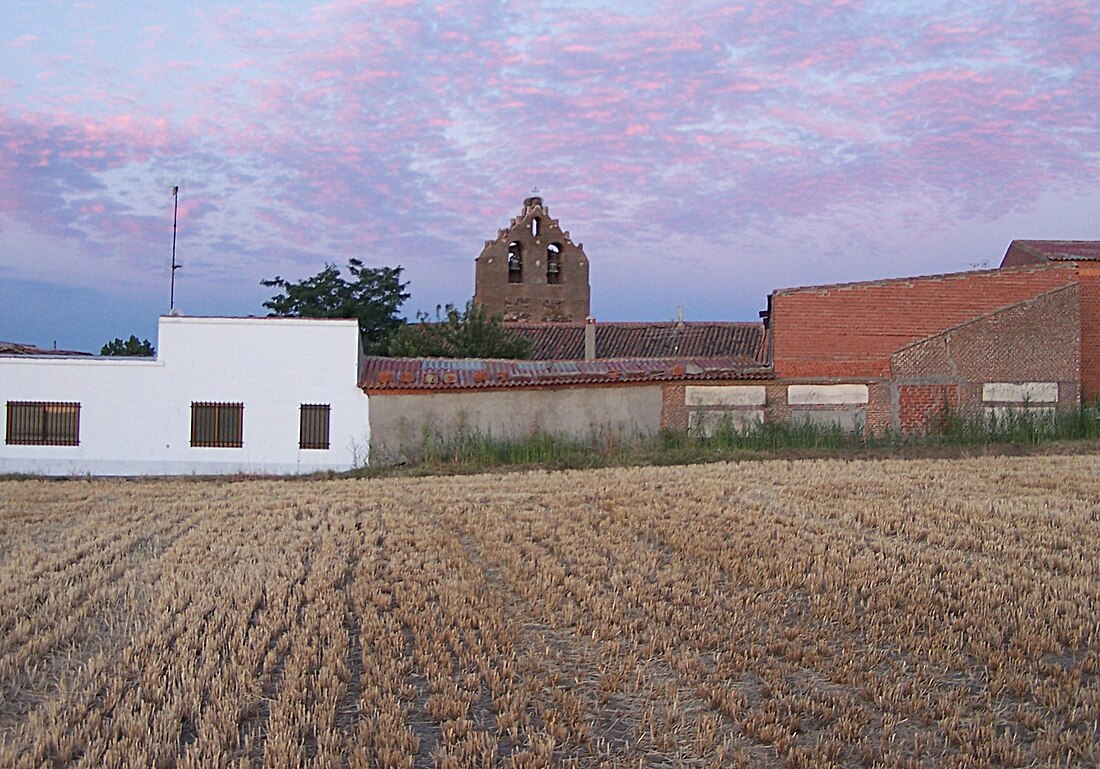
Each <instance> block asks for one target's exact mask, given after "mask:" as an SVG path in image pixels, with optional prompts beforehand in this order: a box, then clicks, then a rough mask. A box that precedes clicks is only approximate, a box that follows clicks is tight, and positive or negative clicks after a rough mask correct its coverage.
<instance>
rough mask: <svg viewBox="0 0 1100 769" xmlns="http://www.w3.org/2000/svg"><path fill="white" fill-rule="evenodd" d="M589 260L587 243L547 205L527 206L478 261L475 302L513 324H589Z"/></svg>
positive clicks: (531, 201) (532, 201)
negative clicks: (578, 239) (565, 228)
mask: <svg viewBox="0 0 1100 769" xmlns="http://www.w3.org/2000/svg"><path fill="white" fill-rule="evenodd" d="M589 301H590V289H589V286H588V257H587V256H585V253H584V247H583V245H582V244H580V243H577V244H574V243H573V241H571V240H570V239H569V233H568V232H566V231H563V230H562V229H561V228H560V227H559V226H558V221H557V219H551V218H550V212H549V210H548V209H547V208H546V206H545V205H543V202H542V198H540V197H537V196H536V197H530V198H527V199H526V200H524V201H523V211H521V212H520V214H519V216H517V217H515V218H514V219H512V222H511V224H509V225H508V227H507V228H505V229H502V230H500V231H499V232H498V233H497V237H496V240H487V241H485V248H483V249H482V250H481V255H480V256H478V257H477V267H476V270H475V277H474V302H475V303H477V304H480V305H481V306H483V307H484V308H485V311H486V313H487V314H489V315H495V314H497V313H500V314H501V315H503V316H504V320H505V321H506V322H508V323H525V322H526V323H570V324H575V325H584V321H585V318H587V317H588V314H589Z"/></svg>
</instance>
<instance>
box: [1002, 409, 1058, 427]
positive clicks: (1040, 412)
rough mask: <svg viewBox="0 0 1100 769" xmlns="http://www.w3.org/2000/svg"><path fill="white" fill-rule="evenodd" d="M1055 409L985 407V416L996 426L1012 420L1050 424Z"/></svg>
mask: <svg viewBox="0 0 1100 769" xmlns="http://www.w3.org/2000/svg"><path fill="white" fill-rule="evenodd" d="M1054 414H1055V408H1054V407H1053V406H986V407H985V415H986V416H987V417H989V418H990V420H996V422H997V423H998V424H1005V423H1007V422H1011V421H1012V420H1019V421H1021V422H1023V421H1025V420H1026V421H1027V422H1031V423H1039V424H1044V423H1046V422H1048V421H1049V422H1052V421H1053V419H1054Z"/></svg>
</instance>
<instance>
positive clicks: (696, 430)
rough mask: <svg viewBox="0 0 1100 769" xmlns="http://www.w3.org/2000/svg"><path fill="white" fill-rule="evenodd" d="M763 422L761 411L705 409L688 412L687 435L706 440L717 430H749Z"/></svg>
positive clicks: (762, 412) (762, 411)
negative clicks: (701, 437) (725, 428)
mask: <svg viewBox="0 0 1100 769" xmlns="http://www.w3.org/2000/svg"><path fill="white" fill-rule="evenodd" d="M763 421H764V410H763V409H741V410H738V411H726V410H720V409H705V410H699V411H690V412H688V433H689V434H691V435H700V436H703V437H706V438H709V437H711V436H712V435H714V434H715V433H716V432H717V431H718V430H719V428H724V427H728V428H729V429H732V430H749V429H751V428H753V427H756V426H757V425H759V424H761V423H762V422H763Z"/></svg>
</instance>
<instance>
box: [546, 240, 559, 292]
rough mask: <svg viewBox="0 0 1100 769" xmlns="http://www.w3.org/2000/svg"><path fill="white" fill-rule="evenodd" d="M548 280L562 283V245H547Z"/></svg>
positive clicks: (552, 283) (553, 282)
mask: <svg viewBox="0 0 1100 769" xmlns="http://www.w3.org/2000/svg"><path fill="white" fill-rule="evenodd" d="M546 282H547V283H549V284H550V285H554V284H557V283H561V246H560V245H558V244H557V243H551V244H550V245H548V246H547V247H546Z"/></svg>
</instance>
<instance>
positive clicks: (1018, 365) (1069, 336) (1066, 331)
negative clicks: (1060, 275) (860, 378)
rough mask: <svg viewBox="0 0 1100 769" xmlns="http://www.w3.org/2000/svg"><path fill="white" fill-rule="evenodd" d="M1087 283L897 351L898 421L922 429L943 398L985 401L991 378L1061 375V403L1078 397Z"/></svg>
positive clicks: (964, 403) (962, 403) (967, 404)
mask: <svg viewBox="0 0 1100 769" xmlns="http://www.w3.org/2000/svg"><path fill="white" fill-rule="evenodd" d="M1080 317H1081V289H1080V287H1079V286H1078V285H1077V284H1070V285H1068V286H1065V287H1063V288H1059V289H1055V290H1052V291H1048V292H1046V293H1044V294H1041V295H1040V296H1038V297H1035V298H1034V299H1030V300H1026V301H1023V302H1018V303H1016V304H1014V305H1011V306H1009V307H1006V308H1002V309H1000V310H997V311H994V312H991V313H987V314H985V315H983V316H980V317H978V318H975V319H974V320H971V321H968V322H966V323H963V324H960V325H958V326H955V327H953V328H951V329H948V330H946V331H944V332H943V333H941V334H938V335H936V336H933V337H930V338H928V339H924V340H921V341H919V342H916V343H913V344H911V345H909V346H907V347H904V348H902V349H901V350H899V351H898V352H897V353H895V354H894V355H893V356H892V357H891V364H890V368H891V374H892V377H893V380H894V381H893V388H894V392H893V398H894V399H895V401H896V406H895V414H896V416H895V418H894V425H893V426H894V427H895V429H898V430H900V431H901V432H902V433H904V434H909V433H920V432H924V431H926V430H927V429H929V428H930V427H934V424H933V422H934V420H935V418H936V417H937V415H938V414H940V413H942V411H943V407H944V405H945V404H947V405H950V406H952V407H961V408H964V409H974V408H979V407H981V405H982V401H981V389H982V384H983V383H985V382H1057V383H1058V393H1059V396H1058V405H1059V406H1061V407H1063V408H1070V407H1073V406H1075V405H1077V403H1078V402H1079V397H1080V373H1079V372H1080V350H1081V327H1080V320H1079V319H1080Z"/></svg>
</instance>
